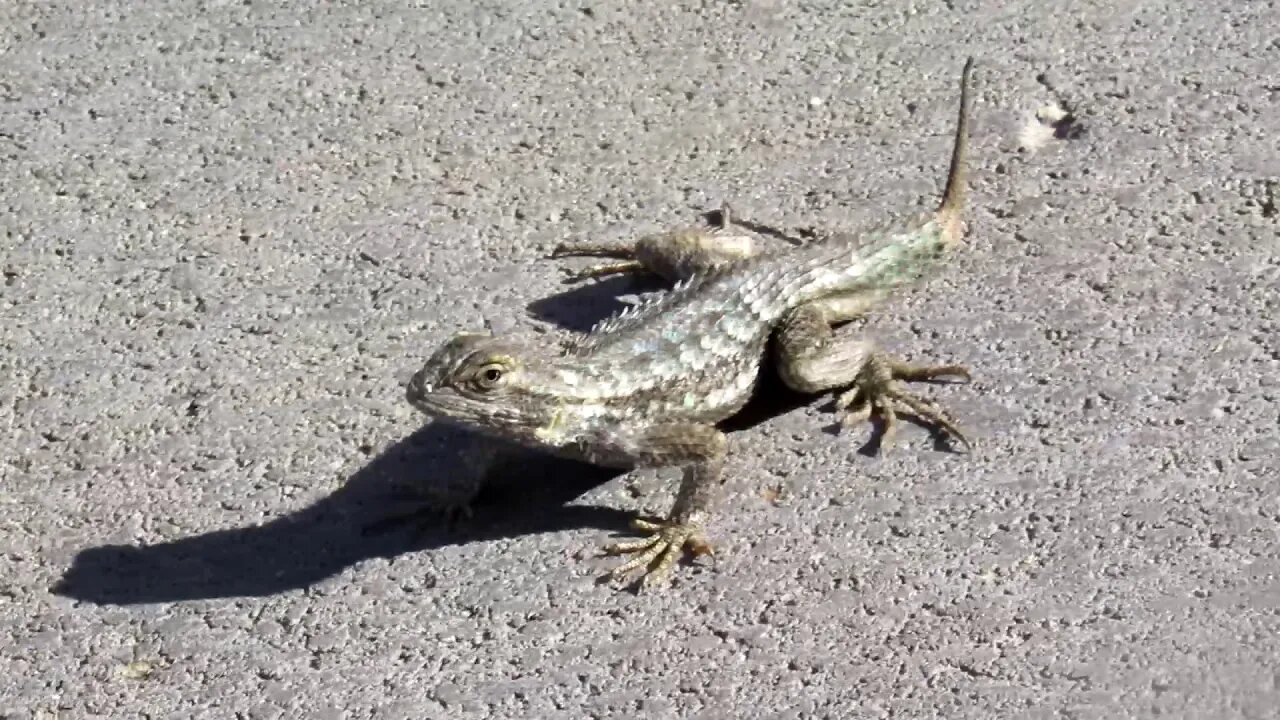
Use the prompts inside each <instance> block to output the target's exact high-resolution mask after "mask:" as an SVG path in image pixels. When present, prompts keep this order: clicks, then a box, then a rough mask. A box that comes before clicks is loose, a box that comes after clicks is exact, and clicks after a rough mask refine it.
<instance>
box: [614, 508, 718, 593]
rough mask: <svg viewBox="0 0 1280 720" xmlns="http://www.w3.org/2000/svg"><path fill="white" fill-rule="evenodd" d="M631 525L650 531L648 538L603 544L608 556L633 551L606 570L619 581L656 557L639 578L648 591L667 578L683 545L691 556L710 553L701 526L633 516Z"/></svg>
mask: <svg viewBox="0 0 1280 720" xmlns="http://www.w3.org/2000/svg"><path fill="white" fill-rule="evenodd" d="M631 526H632V527H633V528H635V529H636V530H639V531H641V532H646V533H649V537H647V538H644V539H642V540H634V541H631V542H621V543H614V544H612V545H608V546H606V547H605V549H604V551H605V553H607V554H609V555H620V554H625V553H636V556H635V557H634V558H632V559H631V560H629V561H627V562H626V563H625V564H623V565H619V566H618V567H616V568H614V569H613V570H612V571H611V572H610V573H609V576H610V577H611V578H612V579H614V580H619V579H621V578H623V577H625V576H626V575H627V574H628V573H630V572H631V571H633V570H636V569H638V568H641V567H644V566H646V565H649V564H650V563H652V562H653V561H654V560H657V561H658V562H657V565H655V566H654V567H653V568H652V569H650V570H647V571H646V572H645V574H644V576H643V578H642V580H641V585H642V586H643V588H644V589H646V590H647V589H650V588H653V587H656V586H658V585H660V584H665V583H666V582H667V580H669V579H670V575H671V567H672V566H673V565H674V564H675V562H676V560H678V559H679V558H680V555H681V553H682V551H683V550H684V548H685V547H686V546H688V548H689V550H690V551H691V552H692V553H693V554H694V555H710V554H711V553H712V549H711V544H710V543H708V542H707V539H706V538H705V537H704V536H703V534H702V529H701V528H700V527H698V526H697V525H693V524H689V523H681V522H676V521H673V520H667V521H663V522H652V521H650V520H642V519H640V518H636V519H635V520H633V521H632V522H631Z"/></svg>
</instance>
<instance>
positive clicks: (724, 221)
mask: <svg viewBox="0 0 1280 720" xmlns="http://www.w3.org/2000/svg"><path fill="white" fill-rule="evenodd" d="M730 212H731V211H730V209H729V207H728V206H727V205H724V206H721V208H720V212H719V215H720V218H719V222H717V223H714V224H710V225H706V226H700V227H689V228H681V229H679V230H671V231H667V232H663V233H658V234H655V235H646V236H643V237H641V238H639V239H638V240H635V241H634V242H630V243H594V242H568V243H561V244H560V245H558V246H557V247H556V248H555V250H553V251H552V253H551V255H550V257H552V258H562V257H600V258H610V259H612V260H613V262H607V263H601V264H599V265H593V266H591V267H588V268H586V269H584V270H576V271H566V275H567V280H568V281H570V282H576V281H579V280H585V279H587V278H592V277H602V276H605V275H617V274H623V273H644V272H648V273H653V274H655V275H657V276H659V277H661V278H663V279H664V280H666V281H668V282H678V281H680V280H685V279H688V278H690V277H693V276H694V275H697V274H700V273H705V272H710V271H713V270H715V269H716V268H718V267H721V266H723V265H725V264H728V263H732V262H735V261H738V260H742V259H744V258H748V257H751V256H753V255H754V254H756V248H755V241H754V239H753V238H752V236H750V235H747V234H740V233H735V232H733V231H732V230H731V226H732V224H733V221H732V220H731V218H730Z"/></svg>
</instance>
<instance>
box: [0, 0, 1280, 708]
mask: <svg viewBox="0 0 1280 720" xmlns="http://www.w3.org/2000/svg"><path fill="white" fill-rule="evenodd" d="M684 5H687V6H689V9H677V7H676V5H675V4H672V5H668V4H662V3H603V2H595V1H593V0H588V1H586V2H575V3H564V4H557V3H548V2H525V3H515V2H509V3H506V2H487V3H474V2H453V1H448V2H445V1H441V2H417V3H412V2H381V1H377V2H359V3H358V2H345V3H343V2H337V3H315V2H295V3H270V2H265V1H262V0H245V1H244V2H219V1H213V0H209V1H205V2H195V1H193V0H175V1H173V2H165V3H145V2H139V0H123V1H115V2H95V3H67V2H27V1H22V0H19V1H17V2H9V3H4V4H0V52H2V54H0V100H2V101H0V163H2V166H0V169H2V170H3V172H2V173H0V202H2V207H3V218H2V219H0V223H3V234H2V235H0V243H2V246H0V269H2V270H3V283H2V284H0V351H2V352H0V374H2V375H3V377H4V378H5V381H4V382H3V383H2V384H0V423H2V424H3V427H4V428H5V432H4V433H3V434H2V435H0V438H2V442H3V452H2V453H0V487H2V490H3V493H2V494H0V532H2V533H3V537H2V547H0V623H2V624H3V627H4V634H3V636H4V637H5V640H4V641H3V642H4V645H3V650H2V651H0V701H2V702H0V717H5V718H10V717H12V718H95V717H103V718H182V717H199V718H233V717H234V718H255V719H256V718H281V717H289V718H339V717H350V718H517V717H529V718H556V717H565V718H605V717H618V718H630V717H646V718H647V717H654V718H668V717H688V718H733V717H741V718H802V717H803V718H823V717H829V718H855V717H857V718H862V717H867V718H935V717H937V718H949V719H956V718H974V719H983V720H986V719H990V718H1064V719H1066V718H1070V719H1075V720H1088V719H1093V718H1099V719H1101V718H1154V717H1162V718H1163V717H1188V718H1214V719H1216V718H1275V717H1280V710H1277V706H1278V704H1280V667H1278V665H1280V663H1278V662H1277V658H1278V657H1280V640H1278V639H1277V631H1278V630H1280V482H1278V481H1280V439H1278V432H1277V424H1278V422H1280V324H1278V322H1277V319H1276V316H1277V313H1278V312H1280V289H1278V286H1280V259H1278V255H1280V252H1278V248H1277V243H1278V241H1277V235H1278V233H1280V210H1278V209H1277V206H1278V204H1280V149H1278V148H1280V142H1278V141H1277V139H1276V138H1277V136H1278V135H1280V102H1278V100H1280V86H1278V85H1277V77H1278V75H1277V72H1276V68H1277V67H1280V41H1278V40H1277V35H1276V22H1275V18H1276V17H1277V16H1280V13H1278V12H1277V10H1278V8H1277V6H1276V4H1275V3H1274V2H1262V1H1260V0H1252V1H1242V2H1231V3H1208V2H1193V1H1191V0H1180V1H1178V2H1170V3H1138V2H1109V3H1099V2H1084V1H1075V2H1060V3H1034V2H1003V3H997V2H973V1H971V0H966V1H964V2H954V3H947V2H941V1H938V2H876V3H871V2H858V3H840V2H825V3H823V2H815V3H796V2H790V3H789V2H780V1H778V2H768V1H760V2H737V3H730V2H724V3H716V2H706V3H685V4H684ZM693 6H696V9H694V7H693ZM970 53H972V54H974V55H975V56H977V58H978V59H979V61H980V64H979V66H978V68H977V73H976V75H975V80H976V83H977V105H976V108H975V110H976V127H975V130H974V136H973V137H974V153H973V158H974V164H975V166H976V168H975V177H974V190H973V196H972V202H973V210H972V212H971V218H972V222H971V226H970V227H971V233H970V236H969V237H970V244H969V246H968V247H967V248H966V249H965V251H964V252H963V253H962V254H961V255H960V256H959V258H958V259H957V262H956V263H955V264H954V265H953V266H952V267H950V268H949V269H948V270H947V271H946V272H945V273H943V275H941V276H940V277H938V278H937V279H936V280H935V281H933V282H931V283H930V284H929V285H928V286H927V287H925V288H923V289H921V290H919V291H916V292H912V293H909V294H906V295H903V296H901V297H900V298H898V299H896V300H895V301H894V302H893V303H892V304H890V305H889V306H888V307H886V308H885V309H884V310H883V311H882V312H879V313H877V314H876V315H875V316H874V317H873V318H872V319H871V320H869V321H868V322H867V324H866V328H867V330H868V332H870V333H872V334H874V336H875V337H877V338H879V339H880V340H881V341H883V343H884V344H885V345H886V346H887V347H888V348H889V349H891V350H893V351H894V352H896V353H900V354H901V355H903V356H906V357H909V358H916V359H922V360H931V361H938V362H964V363H967V364H969V365H971V366H972V367H973V368H974V369H975V372H976V374H977V377H976V380H975V382H974V383H973V384H971V385H960V386H945V385H944V386H931V387H927V388H925V389H924V392H925V393H926V394H927V395H928V396H930V397H933V398H937V399H939V400H941V401H942V402H943V403H944V404H945V405H946V406H947V407H948V408H950V409H951V410H952V411H953V412H954V413H955V415H957V416H958V418H959V419H960V420H961V421H962V423H963V425H964V426H965V427H966V429H968V430H969V431H970V432H971V433H972V434H973V435H974V436H975V437H976V439H977V443H978V444H977V448H976V449H975V451H974V452H972V453H971V454H969V455H958V454H951V453H948V452H944V451H942V450H941V449H939V448H938V447H936V446H935V445H934V444H933V443H932V442H931V441H930V438H929V436H928V433H927V432H926V431H925V430H923V429H921V428H919V427H916V426H908V427H904V428H903V430H902V431H901V435H900V438H899V444H898V447H897V448H896V449H895V451H894V452H892V453H890V454H888V455H885V456H882V457H876V456H871V455H868V454H866V453H865V452H863V451H862V449H863V445H864V442H865V441H866V440H867V439H868V438H869V437H871V435H870V433H869V430H868V429H860V430H859V431H857V432H856V433H853V434H846V435H837V434H833V433H831V432H829V431H828V430H827V428H828V427H829V426H830V425H831V424H832V422H833V416H832V414H831V413H830V408H829V405H830V403H829V401H827V400H825V399H813V400H810V401H800V402H789V404H787V405H786V407H784V408H783V409H782V410H781V411H780V412H776V413H770V412H761V413H760V414H759V416H758V417H753V418H751V420H750V422H744V423H743V427H741V428H740V429H739V430H738V432H736V433H735V434H734V436H733V440H734V443H735V449H734V453H733V455H732V457H731V460H730V463H729V472H730V473H731V480H730V482H729V484H728V491H729V493H728V496H727V497H726V498H725V499H724V501H723V503H722V505H721V513H720V515H719V517H718V519H717V521H716V523H715V525H714V526H713V527H712V528H711V534H712V538H713V540H714V541H716V543H717V549H718V553H719V554H718V556H717V557H716V558H715V560H714V562H712V561H707V560H705V559H703V560H699V561H698V562H696V563H694V564H692V565H689V566H686V567H683V568H681V569H680V570H679V571H678V573H677V576H676V584H675V586H674V587H673V588H671V589H670V590H669V591H667V592H665V593H663V594H660V595H655V596H641V597H637V596H636V595H633V594H631V593H629V592H625V591H619V590H616V589H612V588H610V587H609V586H606V585H599V584H597V583H596V577H597V576H598V575H599V574H600V573H602V572H603V571H605V570H606V569H607V568H609V567H611V565H612V563H613V562H615V561H614V560H611V559H601V558H598V557H596V556H595V552H596V549H597V548H598V547H599V545H600V544H601V543H603V542H607V541H608V540H609V539H610V538H611V537H612V536H614V535H616V534H618V533H619V532H622V531H623V530H624V529H625V522H626V518H627V517H628V514H629V513H632V512H636V511H644V512H659V511H661V510H663V509H665V507H666V506H667V504H668V503H669V502H670V491H671V480H672V474H671V473H665V472H664V473H652V472H638V473H632V474H629V475H626V476H625V477H620V478H616V479H608V478H609V476H607V475H604V474H601V473H598V472H592V471H590V470H584V469H582V468H580V467H578V466H572V465H565V464H560V463H553V462H551V461H540V462H535V461H530V462H529V463H528V464H527V465H526V466H523V467H520V468H518V471H517V472H513V473H512V474H511V475H510V476H509V478H508V479H505V480H503V481H502V482H499V483H497V484H496V485H495V486H494V487H492V488H490V489H489V490H488V491H487V492H486V494H485V495H484V496H483V497H482V498H481V502H480V504H479V506H478V509H477V517H476V519H475V520H474V521H473V522H472V523H471V524H469V525H466V526H464V527H461V528H459V529H457V530H455V531H453V532H445V531H443V530H440V529H430V528H429V529H427V530H426V531H425V532H424V533H423V534H421V535H420V536H417V537H415V534H414V533H413V532H411V530H410V529H407V528H406V529H401V530H394V531H391V532H386V533H381V534H374V535H368V534H365V533H363V532H362V528H363V527H364V526H365V525H366V524H368V523H369V522H371V521H372V520H374V519H376V518H377V517H379V516H381V515H385V514H386V513H387V512H388V511H389V509H390V508H392V507H393V506H394V505H395V496H394V488H395V487H396V484H397V483H403V482H406V481H417V482H421V483H424V484H429V483H447V482H450V481H454V480H456V477H457V474H458V473H459V472H461V470H460V468H461V467H462V462H461V461H460V460H456V457H457V455H458V447H459V445H458V443H459V442H460V440H459V438H458V436H457V435H456V434H455V433H452V432H451V431H448V430H444V429H441V428H437V427H431V426H425V427H424V421H423V419H422V418H421V417H419V416H418V415H416V414H415V413H414V411H412V409H411V408H409V407H408V406H407V405H406V404H405V403H404V402H403V400H402V389H401V388H402V384H403V382H404V381H405V380H406V379H407V377H408V375H409V374H410V373H411V372H412V371H413V370H414V369H415V367H416V366H417V364H418V363H420V362H421V360H422V359H423V358H424V357H425V355H426V354H427V353H429V352H430V350H431V349H432V348H433V347H434V345H435V344H436V343H438V342H440V341H441V339H442V338H444V337H445V336H446V335H448V334H449V333H452V332H454V331H456V330H459V329H464V328H475V327H477V326H479V325H481V324H482V323H483V322H485V321H486V320H487V321H489V322H491V323H492V324H493V326H494V327H495V328H496V329H497V330H499V331H502V332H513V333H518V334H522V335H527V336H529V337H538V335H537V333H538V332H540V331H541V330H545V329H547V328H555V327H557V326H563V327H571V328H580V327H583V326H585V325H589V324H590V323H591V322H593V321H594V320H596V319H599V318H600V317H601V316H603V315H604V314H607V313H609V312H611V311H613V310H615V309H617V308H618V307H619V306H620V305H619V301H618V300H617V299H616V298H617V296H619V295H621V296H623V299H624V300H625V299H626V297H627V296H632V295H635V294H636V293H639V292H642V291H645V290H646V289H647V288H646V286H644V285H641V284H637V283H633V282H628V281H626V280H615V281H609V282H603V283H599V284H595V285H590V286H587V287H584V288H566V286H564V285H562V284H561V283H560V274H559V267H558V263H555V262H548V261H543V260H540V256H541V255H542V254H543V253H544V252H545V251H546V250H547V249H548V248H549V247H550V246H551V245H552V244H554V243H555V242H556V241H558V240H560V239H564V238H584V237H596V238H602V239H622V238H625V237H628V236H633V235H635V234H637V233H639V232H645V231H650V230H655V229H658V228H662V227H669V226H671V225H673V224H679V223H682V222H691V221H695V220H696V219H697V215H698V214H699V213H700V212H702V211H705V210H708V209H711V208H714V207H716V206H718V205H719V203H720V202H721V201H722V200H728V201H730V202H731V203H733V205H734V206H735V208H737V209H738V210H739V212H740V213H741V214H742V215H744V216H747V217H750V218H752V219H756V220H760V221H763V222H770V223H775V224H781V225H785V226H788V227H802V226H807V225H818V226H823V227H856V226H858V225H859V224H860V223H864V222H868V221H874V220H876V219H878V218H881V217H885V216H887V215H888V214H891V213H899V212H904V211H912V210H913V209H914V208H917V207H920V206H922V205H926V204H930V203H932V202H934V200H935V198H936V197H937V194H938V192H939V190H940V185H941V176H942V174H943V172H944V169H945V165H946V154H947V149H948V146H949V142H950V132H951V129H952V123H953V116H954V108H955V102H956V90H957V87H956V81H957V78H958V74H959V69H960V65H961V64H962V62H963V59H964V56H965V55H966V54H970ZM1054 106H1056V107H1058V108H1060V109H1064V110H1066V111H1068V112H1070V116H1068V117H1066V118H1061V115H1062V112H1058V113H1054V112H1052V111H1044V110H1042V109H1043V108H1046V107H1054ZM1038 110H1039V111H1041V113H1040V115H1041V119H1040V120H1037V119H1036V112H1037V111H1038ZM606 480H607V481H606Z"/></svg>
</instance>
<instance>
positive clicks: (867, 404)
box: [776, 293, 970, 451]
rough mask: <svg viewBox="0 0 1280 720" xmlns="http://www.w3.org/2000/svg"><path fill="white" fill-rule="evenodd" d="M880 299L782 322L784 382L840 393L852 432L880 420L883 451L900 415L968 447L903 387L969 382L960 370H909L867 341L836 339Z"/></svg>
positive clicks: (839, 303) (819, 304) (841, 303)
mask: <svg viewBox="0 0 1280 720" xmlns="http://www.w3.org/2000/svg"><path fill="white" fill-rule="evenodd" d="M877 299H878V298H877V297H875V296H873V295H872V294H870V293H851V294H848V295H842V296H837V297H833V298H827V299H823V300H817V301H814V302H812V303H809V304H807V305H803V306H801V307H799V308H797V309H796V310H794V311H792V313H791V314H790V315H789V316H788V317H787V318H786V319H785V320H784V321H783V323H782V325H781V327H780V328H779V331H778V338H777V348H776V352H777V363H776V364H777V367H778V371H779V374H781V375H782V379H783V381H784V382H785V383H786V384H787V385H788V386H789V387H791V388H792V389H794V390H796V391H799V392H804V393H820V392H825V391H827V390H836V389H840V390H841V392H839V394H838V395H837V396H836V407H837V409H838V410H840V411H841V413H842V417H841V425H842V426H844V427H850V426H852V425H855V424H857V423H860V422H863V421H865V420H868V419H870V418H871V417H872V416H873V415H874V416H877V417H878V418H879V419H880V421H881V422H882V423H883V431H882V433H881V435H880V449H881V450H882V451H884V450H887V449H888V448H889V447H890V446H891V445H892V443H893V439H894V436H895V433H896V430H897V421H898V415H899V413H903V414H910V415H914V416H915V417H917V418H919V419H920V420H922V421H925V422H927V423H930V424H932V425H933V426H934V427H936V428H937V429H939V430H941V431H942V432H944V433H946V434H947V435H949V436H950V437H952V438H954V439H955V440H957V441H959V442H960V443H962V444H964V445H965V446H968V445H969V441H968V440H967V439H966V437H965V435H964V433H963V432H962V431H961V430H960V429H959V428H958V427H957V426H956V423H955V421H953V420H952V419H951V418H950V417H949V416H948V414H947V413H946V412H945V411H944V410H942V408H940V407H938V406H937V405H935V404H934V403H931V402H929V401H927V400H924V399H923V398H920V397H918V396H916V395H914V394H913V393H911V392H908V391H907V390H906V389H905V388H903V387H902V383H903V382H911V381H920V380H932V379H936V378H943V377H955V378H960V379H963V380H968V379H969V378H970V375H969V371H968V369H967V368H965V367H963V366H961V365H937V366H917V365H910V364H908V363H905V362H902V361H900V360H897V359H895V358H892V357H890V356H888V355H887V354H885V353H884V352H883V351H882V350H880V349H879V348H877V347H876V346H875V344H874V343H872V342H871V341H869V340H866V339H864V338H856V337H855V338H836V337H835V334H834V333H833V332H832V325H834V324H838V323H841V322H845V321H848V320H852V319H854V318H856V317H859V316H861V315H862V314H863V313H864V312H865V311H866V310H867V309H868V308H869V307H870V306H871V305H873V304H874V303H875V302H876V300H877Z"/></svg>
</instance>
